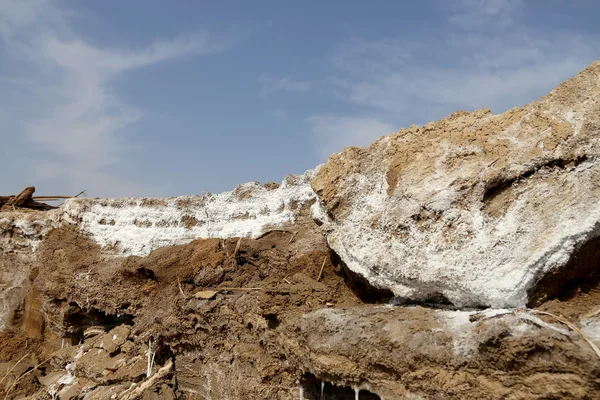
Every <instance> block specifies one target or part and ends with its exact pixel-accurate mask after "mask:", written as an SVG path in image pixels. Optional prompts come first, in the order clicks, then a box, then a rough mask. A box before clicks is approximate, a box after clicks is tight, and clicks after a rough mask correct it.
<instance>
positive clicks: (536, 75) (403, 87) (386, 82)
mask: <svg viewBox="0 0 600 400" xmlns="http://www.w3.org/2000/svg"><path fill="white" fill-rule="evenodd" d="M524 7H526V3H524V2H522V1H518V0H505V1H500V0H491V1H488V0H463V1H460V2H453V3H451V5H449V6H448V14H447V21H448V25H447V28H446V29H445V30H444V31H443V33H441V34H437V33H432V34H431V35H430V36H417V37H414V36H413V37H406V38H385V39H383V40H379V41H365V40H359V39H354V40H351V41H348V42H346V43H345V44H344V45H342V46H340V48H339V49H338V51H337V52H336V53H335V54H334V55H333V57H332V58H331V66H332V70H333V71H334V72H333V73H332V78H331V80H330V82H331V83H332V84H331V86H330V93H332V94H333V95H334V96H336V97H337V98H338V99H341V100H342V101H344V102H347V103H349V104H350V105H352V106H354V107H355V108H356V109H357V110H358V112H357V114H356V118H354V119H353V120H348V119H347V118H346V117H345V116H340V118H342V119H341V120H342V121H344V123H343V124H340V123H339V120H336V116H335V115H328V116H327V118H325V119H321V117H320V116H318V115H316V116H313V117H311V118H309V120H308V121H310V122H311V123H312V126H313V137H314V139H315V146H316V151H317V152H318V153H319V154H321V155H322V152H323V150H322V149H332V150H335V151H339V150H341V149H342V148H343V147H344V146H347V145H350V144H360V143H361V142H362V143H364V142H365V141H366V139H369V140H370V139H371V138H374V137H378V136H380V135H382V134H385V133H387V131H389V130H390V128H391V127H392V126H393V130H397V129H399V128H400V127H402V126H405V127H406V126H408V125H411V124H413V123H416V124H424V123H426V122H428V121H430V120H435V119H439V118H441V117H443V116H444V115H447V114H449V113H451V112H454V111H456V110H473V109H478V108H487V107H489V108H491V109H492V111H494V112H502V111H505V110H507V109H509V108H511V107H514V106H518V105H523V104H525V103H528V102H530V101H532V100H535V99H537V98H539V97H540V96H542V95H544V94H546V93H547V92H548V91H549V90H550V89H552V88H553V87H554V86H556V85H557V84H559V83H560V82H562V81H563V80H565V79H566V78H568V77H570V76H573V75H575V74H576V73H577V72H578V71H579V70H581V69H583V68H585V67H586V66H587V65H588V64H590V63H591V62H592V61H594V57H595V56H596V55H597V54H599V53H600V40H599V39H600V38H598V37H595V36H591V35H581V34H578V33H572V32H571V33H570V32H553V31H549V30H545V29H543V27H542V28H532V27H530V26H527V25H523V24H522V23H521V22H519V21H520V15H521V13H522V12H523V11H524ZM373 115H375V117H373ZM362 116H366V117H365V118H366V121H368V123H365V118H363V117H362ZM327 121H330V122H332V123H333V126H341V125H343V129H344V130H346V131H348V132H355V133H353V134H352V135H339V134H334V133H333V132H330V135H327V134H324V133H323V132H327V129H325V128H323V126H322V125H323V124H324V123H325V122H327ZM352 124H356V126H355V127H353V126H352ZM370 129H378V131H376V132H370ZM361 132H362V133H361ZM362 135H364V137H363V136H362ZM351 140H352V141H354V142H352V141H351Z"/></svg>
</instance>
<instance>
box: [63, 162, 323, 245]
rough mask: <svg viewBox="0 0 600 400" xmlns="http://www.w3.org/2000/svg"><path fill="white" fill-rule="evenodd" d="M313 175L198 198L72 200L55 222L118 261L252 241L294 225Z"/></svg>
mask: <svg viewBox="0 0 600 400" xmlns="http://www.w3.org/2000/svg"><path fill="white" fill-rule="evenodd" d="M316 171H317V169H313V170H309V171H307V172H306V173H305V174H303V175H287V176H286V178H285V180H284V181H283V183H282V184H281V185H277V184H273V183H269V184H266V185H264V186H261V185H260V184H259V183H258V182H249V183H244V184H241V185H238V186H237V187H236V188H235V189H234V190H232V191H229V192H223V193H219V194H211V193H208V194H205V195H202V196H182V197H172V198H117V199H72V200H67V201H66V202H65V205H64V207H63V208H62V209H61V210H62V214H61V218H62V221H63V224H64V223H72V224H76V225H78V226H79V229H81V230H82V231H85V232H87V233H89V234H90V236H91V237H92V238H93V239H94V240H95V241H96V242H97V243H98V244H99V245H100V246H101V247H103V248H105V249H108V250H109V251H110V252H112V253H114V254H115V255H120V256H127V255H139V256H145V255H148V254H149V253H150V252H151V251H153V250H155V249H157V248H160V247H164V246H172V245H176V244H185V243H189V242H191V241H192V240H194V239H198V238H223V239H225V238H229V237H256V236H259V235H260V234H262V233H264V232H266V231H268V230H270V229H278V228H279V229H281V228H283V227H286V226H289V225H293V224H294V223H295V222H296V219H297V217H298V216H299V214H300V211H301V210H302V209H303V208H304V206H307V207H308V205H309V204H312V203H313V202H314V201H315V199H316V196H315V194H314V192H313V191H312V189H311V186H310V180H311V179H312V178H313V177H314V175H315V173H316ZM307 207H306V208H307Z"/></svg>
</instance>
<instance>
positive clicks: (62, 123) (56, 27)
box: [0, 0, 224, 195]
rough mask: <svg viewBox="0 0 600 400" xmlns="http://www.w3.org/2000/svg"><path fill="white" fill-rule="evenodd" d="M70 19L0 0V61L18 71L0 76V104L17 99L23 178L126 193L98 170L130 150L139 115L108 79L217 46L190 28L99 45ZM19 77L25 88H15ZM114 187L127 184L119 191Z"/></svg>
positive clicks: (38, 1) (46, 5) (40, 1)
mask: <svg viewBox="0 0 600 400" xmlns="http://www.w3.org/2000/svg"><path fill="white" fill-rule="evenodd" d="M70 18H73V17H72V16H71V15H70V14H69V13H67V12H65V11H64V10H62V9H61V8H59V7H58V6H56V5H55V4H54V3H52V2H51V1H48V0H0V46H1V47H0V51H1V54H2V57H3V58H4V60H10V62H3V63H2V66H3V67H4V68H5V69H10V70H12V71H20V72H19V75H18V76H16V77H12V76H11V75H9V77H7V78H5V79H0V90H1V92H0V103H8V102H10V103H11V104H13V105H15V104H16V105H18V104H21V105H23V106H21V107H17V108H18V113H17V114H16V115H13V121H12V124H13V125H12V127H13V129H15V130H16V133H17V134H18V136H19V137H21V138H23V139H24V142H23V143H21V145H22V146H23V147H24V153H25V154H28V153H31V152H35V153H36V164H37V166H38V167H37V168H36V171H30V174H29V177H30V178H33V179H39V180H52V179H55V178H58V177H60V178H61V181H62V182H63V186H64V189H65V190H69V189H70V190H73V189H74V188H81V187H87V188H90V185H91V186H92V188H91V192H92V193H93V194H96V195H110V194H113V193H131V194H134V193H135V192H136V191H137V189H136V188H135V187H134V186H129V182H127V181H126V180H125V179H124V178H122V177H121V176H111V175H110V174H108V173H107V172H106V170H105V168H106V167H108V166H114V165H117V164H119V163H120V162H122V161H123V159H124V158H125V154H126V153H127V152H128V151H130V150H131V144H130V143H129V142H128V140H127V138H126V136H125V134H126V132H127V128H128V127H130V126H131V125H132V124H134V123H135V122H137V121H139V119H140V118H142V117H143V111H142V110H140V109H138V108H136V107H135V106H131V105H128V104H125V103H124V102H123V101H122V100H121V98H120V97H119V94H118V92H117V91H116V90H115V88H114V86H113V84H114V82H115V79H117V78H119V77H121V76H122V75H123V74H126V73H128V72H131V71H133V70H136V69H140V68H143V67H146V66H149V65H154V64H157V63H161V62H166V61H168V60H172V59H176V58H178V57H183V56H186V55H192V54H196V55H198V54H209V53H214V52H217V51H220V50H223V48H224V45H223V44H221V43H218V42H215V41H214V40H213V39H212V38H210V37H209V36H208V35H206V34H196V35H190V36H182V37H179V38H175V39H173V40H158V41H156V42H154V43H152V44H150V45H148V46H147V47H145V48H129V49H126V48H101V47H98V46H95V45H92V44H90V43H88V42H86V41H85V40H84V39H83V38H82V37H81V36H80V35H78V34H77V32H75V31H74V30H73V28H72V27H71V25H70ZM0 72H1V71H0ZM25 82H26V83H28V85H27V86H28V87H27V88H22V87H15V84H17V83H25ZM8 85H11V86H12V87H11V88H7V86H8ZM26 105H29V107H27V106H26ZM15 107H16V106H15ZM40 165H43V170H40ZM40 171H41V172H40ZM23 183H24V184H29V182H27V183H25V182H23ZM132 185H133V184H132ZM118 186H122V187H129V188H130V190H128V191H124V192H123V191H121V192H120V191H119V190H118V189H116V188H117V187H118ZM61 189H62V188H61Z"/></svg>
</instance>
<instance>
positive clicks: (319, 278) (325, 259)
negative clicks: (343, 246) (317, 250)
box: [317, 256, 327, 282]
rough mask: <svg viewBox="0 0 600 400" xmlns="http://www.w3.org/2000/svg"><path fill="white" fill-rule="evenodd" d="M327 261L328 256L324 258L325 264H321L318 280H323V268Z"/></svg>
mask: <svg viewBox="0 0 600 400" xmlns="http://www.w3.org/2000/svg"><path fill="white" fill-rule="evenodd" d="M325 262H327V256H325V258H323V265H321V271H319V276H318V278H317V282H319V281H320V280H321V276H322V275H323V268H325Z"/></svg>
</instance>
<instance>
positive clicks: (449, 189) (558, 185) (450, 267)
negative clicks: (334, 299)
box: [312, 62, 600, 308]
mask: <svg viewBox="0 0 600 400" xmlns="http://www.w3.org/2000/svg"><path fill="white" fill-rule="evenodd" d="M599 82H600V62H598V63H595V64H593V65H592V66H591V67H589V68H588V69H587V70H585V71H584V72H582V73H581V74H580V75H579V76H578V77H576V78H574V79H573V80H571V81H567V82H566V83H565V84H563V85H561V86H560V87H559V88H557V89H556V90H555V91H553V92H552V94H551V95H549V96H547V97H545V98H543V99H542V100H540V101H539V102H534V103H532V104H530V105H528V106H525V107H524V108H523V109H513V110H510V111H507V112H506V113H504V114H500V115H497V116H495V115H493V114H491V113H489V111H485V110H480V111H476V112H473V113H462V114H461V113H459V114H457V115H453V116H451V117H448V119H445V120H442V121H440V122H438V123H431V124H427V125H426V126H424V127H422V128H418V127H414V128H413V127H411V128H409V129H408V130H407V131H401V132H400V133H398V134H395V135H391V136H388V137H385V138H383V139H380V140H379V141H377V142H375V143H374V144H373V145H371V146H369V147H367V148H365V149H360V150H356V149H347V150H345V151H344V152H342V153H339V154H336V155H333V156H332V157H331V158H330V160H329V161H328V163H327V164H325V165H324V166H323V167H322V168H321V170H320V172H319V173H318V175H317V177H316V179H315V180H314V181H313V188H314V189H315V190H316V192H317V193H318V194H319V197H320V200H321V201H322V203H321V204H322V205H325V206H326V207H331V209H330V210H324V209H323V206H322V205H314V206H313V208H312V210H313V215H314V217H315V218H319V219H321V220H322V221H323V222H325V225H324V228H325V232H328V242H329V245H330V246H331V248H332V249H333V250H334V251H335V252H336V253H337V254H338V255H339V256H340V258H341V259H342V260H343V261H344V262H345V263H346V264H347V266H348V267H349V268H350V269H351V270H352V271H354V272H356V273H358V274H360V275H362V276H363V277H364V278H366V279H367V280H368V281H369V282H370V283H371V284H373V285H374V286H377V287H380V288H388V289H391V290H392V291H393V292H394V294H395V295H397V296H400V297H406V298H410V299H413V300H425V299H428V298H436V297H437V298H439V296H440V295H442V296H444V297H446V298H447V299H449V300H450V301H451V302H452V303H454V304H455V305H457V306H461V307H464V306H481V305H485V306H490V307H495V308H504V307H522V306H524V305H526V304H527V303H528V301H529V300H530V298H529V290H530V289H531V288H532V287H533V285H535V284H536V283H537V282H538V280H539V279H540V277H542V276H544V275H545V274H546V273H547V272H548V271H550V270H553V271H556V270H558V269H560V268H562V267H564V266H565V265H566V264H567V262H568V261H569V260H570V259H571V258H572V257H571V256H572V255H573V253H574V252H575V251H576V250H577V249H578V248H580V246H582V245H583V244H585V243H586V242H589V241H590V240H591V239H594V238H596V237H598V236H599V235H600V162H599V161H600V131H599V130H598V129H599V128H598V127H599V126H600V83H599ZM580 99H585V100H583V101H582V100H580ZM478 129H479V130H478ZM555 161H557V162H558V163H559V164H560V163H563V164H561V165H560V166H557V164H556V163H554V162H555ZM574 161H576V162H574ZM553 163H554V164H553ZM543 165H547V166H546V167H542V166H543ZM390 173H391V174H392V176H396V180H393V181H392V182H393V184H394V187H392V188H388V182H389V180H388V179H389V176H390V175H389V174H390ZM394 174H395V175H394ZM522 174H523V177H522V179H517V178H518V177H519V176H520V175H522ZM511 179H514V180H515V184H514V185H513V186H511V187H507V190H506V191H504V192H502V193H500V194H499V195H498V197H495V198H494V197H492V198H491V199H493V201H492V200H490V198H486V197H485V194H486V193H487V192H486V188H489V187H493V185H494V182H495V183H496V184H499V183H501V182H504V181H509V182H510V181H511ZM388 189H389V190H388ZM494 207H496V208H495V209H494ZM327 211H329V212H327ZM327 214H328V215H331V216H332V217H333V218H331V219H329V218H328V217H327V216H326V215H327Z"/></svg>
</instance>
